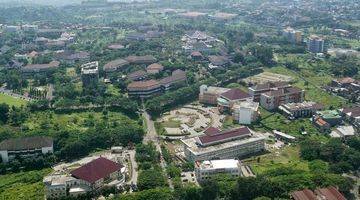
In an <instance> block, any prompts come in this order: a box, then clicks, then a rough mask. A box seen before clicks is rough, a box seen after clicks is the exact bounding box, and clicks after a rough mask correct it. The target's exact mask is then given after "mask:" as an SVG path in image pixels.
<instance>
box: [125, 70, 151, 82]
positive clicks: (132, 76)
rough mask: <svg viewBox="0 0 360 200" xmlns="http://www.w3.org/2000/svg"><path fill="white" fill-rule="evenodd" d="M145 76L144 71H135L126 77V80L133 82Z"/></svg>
mask: <svg viewBox="0 0 360 200" xmlns="http://www.w3.org/2000/svg"><path fill="white" fill-rule="evenodd" d="M146 75H147V73H146V71H144V70H138V71H135V72H132V73H130V74H129V75H128V78H129V79H131V80H135V79H138V78H141V77H144V76H146Z"/></svg>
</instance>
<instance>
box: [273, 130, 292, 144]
mask: <svg viewBox="0 0 360 200" xmlns="http://www.w3.org/2000/svg"><path fill="white" fill-rule="evenodd" d="M273 133H274V136H275V138H276V139H278V140H281V141H284V142H294V141H295V140H296V138H295V137H294V136H292V135H288V134H286V133H283V132H280V131H277V130H273Z"/></svg>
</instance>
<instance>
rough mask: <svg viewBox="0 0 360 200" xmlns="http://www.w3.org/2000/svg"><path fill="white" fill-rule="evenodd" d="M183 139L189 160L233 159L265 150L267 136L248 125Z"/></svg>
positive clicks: (185, 152) (186, 156)
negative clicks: (252, 129)
mask: <svg viewBox="0 0 360 200" xmlns="http://www.w3.org/2000/svg"><path fill="white" fill-rule="evenodd" d="M181 141H182V143H183V145H184V154H185V158H186V159H187V160H189V161H201V160H212V159H233V158H238V157H244V156H247V155H250V154H254V153H258V152H261V151H263V150H265V137H264V136H263V135H262V134H260V133H256V132H254V131H251V130H250V129H249V128H248V127H240V128H236V129H231V130H226V131H221V132H220V131H211V132H210V133H208V134H205V135H201V136H197V137H192V138H186V139H182V140H181Z"/></svg>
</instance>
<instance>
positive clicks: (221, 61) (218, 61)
mask: <svg viewBox="0 0 360 200" xmlns="http://www.w3.org/2000/svg"><path fill="white" fill-rule="evenodd" d="M209 61H210V62H211V63H212V64H213V65H219V66H221V65H226V64H228V63H229V62H230V60H229V58H228V57H226V56H209Z"/></svg>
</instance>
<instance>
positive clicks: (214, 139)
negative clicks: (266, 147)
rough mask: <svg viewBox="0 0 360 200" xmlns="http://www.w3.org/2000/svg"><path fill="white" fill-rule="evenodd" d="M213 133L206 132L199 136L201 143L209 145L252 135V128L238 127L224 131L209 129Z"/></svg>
mask: <svg viewBox="0 0 360 200" xmlns="http://www.w3.org/2000/svg"><path fill="white" fill-rule="evenodd" d="M209 132H210V133H212V134H206V135H202V136H199V143H200V145H201V146H209V145H214V144H218V143H222V142H227V141H230V140H234V139H239V138H243V137H248V136H251V132H250V129H249V128H248V127H245V126H244V127H240V128H237V129H231V130H227V131H223V132H217V133H216V132H215V129H213V130H210V131H209Z"/></svg>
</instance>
